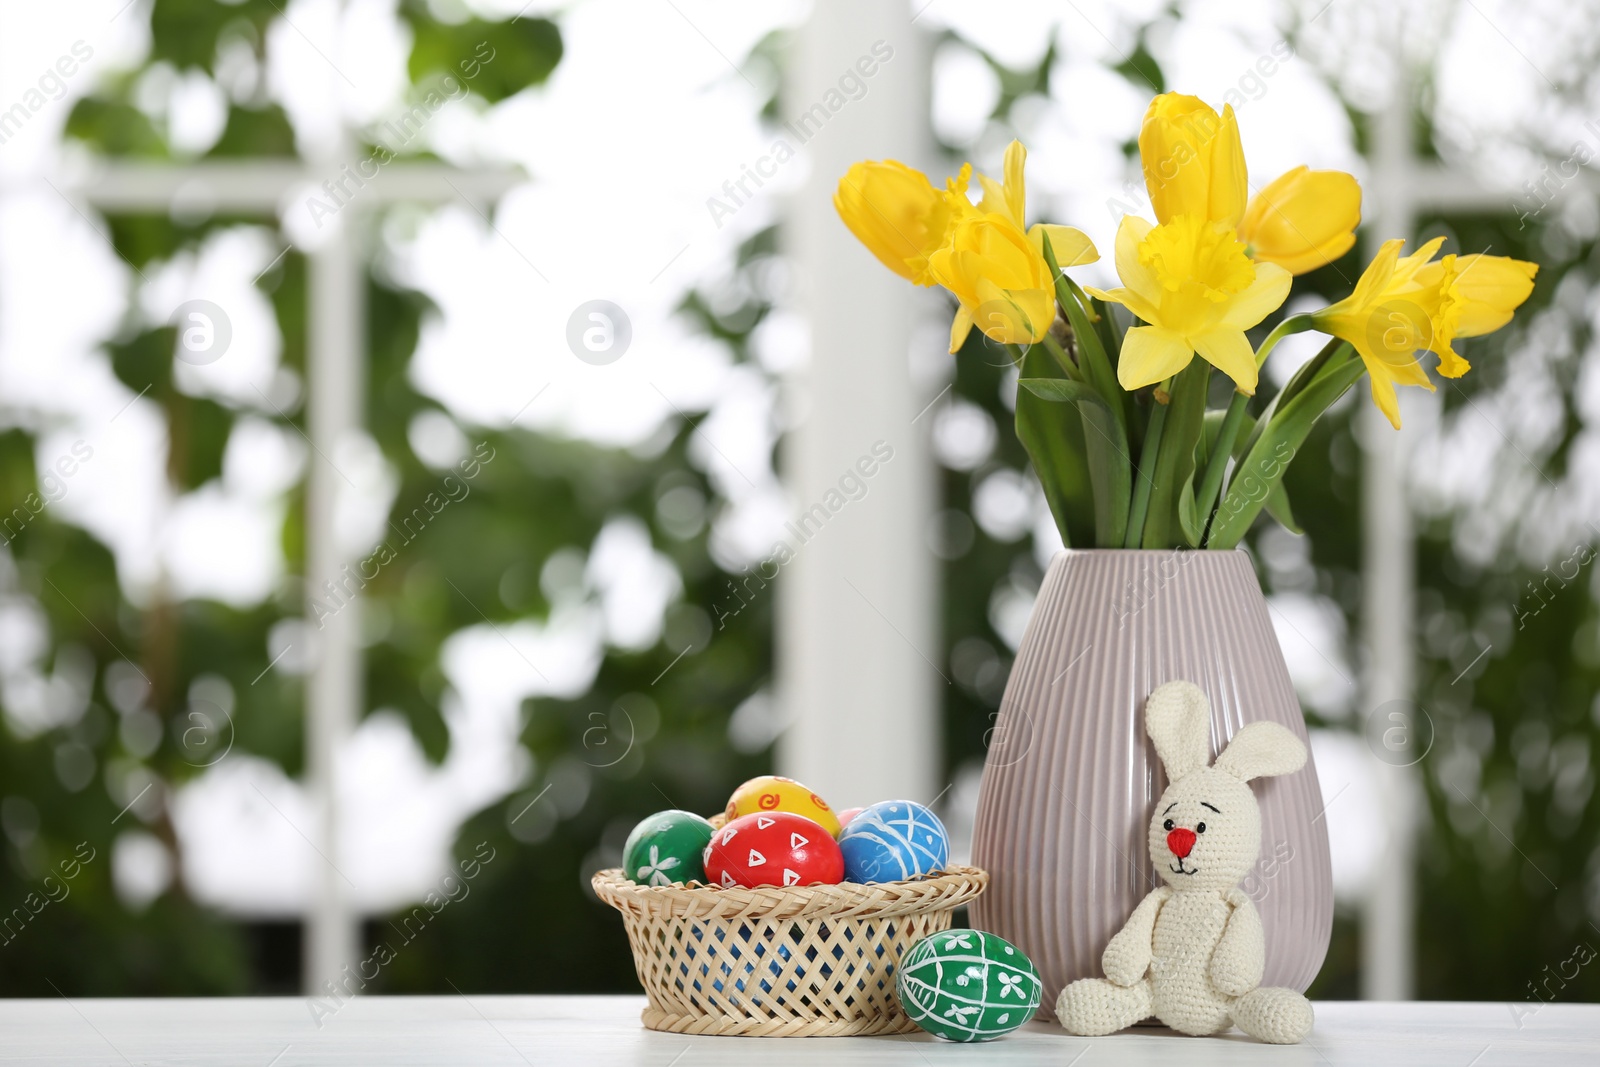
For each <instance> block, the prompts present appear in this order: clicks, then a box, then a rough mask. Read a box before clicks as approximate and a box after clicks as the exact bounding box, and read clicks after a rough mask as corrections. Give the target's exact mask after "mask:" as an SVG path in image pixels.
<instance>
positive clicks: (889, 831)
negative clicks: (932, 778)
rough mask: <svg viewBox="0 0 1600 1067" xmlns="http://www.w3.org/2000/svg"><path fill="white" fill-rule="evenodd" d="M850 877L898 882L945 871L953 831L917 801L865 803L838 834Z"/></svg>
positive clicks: (848, 876) (847, 879) (851, 878)
mask: <svg viewBox="0 0 1600 1067" xmlns="http://www.w3.org/2000/svg"><path fill="white" fill-rule="evenodd" d="M839 849H840V851H841V852H843V853H844V877H845V881H847V882H900V881H904V880H905V879H907V878H917V877H919V876H921V875H924V874H932V873H934V872H935V871H942V870H944V868H945V864H947V863H949V862H950V835H949V834H947V833H945V829H944V823H942V822H940V821H939V816H937V815H935V814H934V813H933V812H932V811H930V810H928V808H927V806H926V805H923V804H918V803H917V802H916V801H913V800H884V801H880V802H878V803H877V804H873V805H871V806H870V807H867V808H864V809H862V811H861V814H860V815H857V816H856V817H855V818H853V819H851V820H850V821H849V822H848V823H846V824H845V827H844V829H843V830H842V831H840V833H839Z"/></svg>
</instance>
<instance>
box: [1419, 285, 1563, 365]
mask: <svg viewBox="0 0 1600 1067" xmlns="http://www.w3.org/2000/svg"><path fill="white" fill-rule="evenodd" d="M1538 273H1539V265H1538V264H1537V263H1528V262H1526V261H1524V260H1520V259H1511V258H1510V257H1508V256H1485V255H1478V254H1473V255H1468V256H1457V255H1448V256H1445V257H1444V258H1442V259H1441V260H1440V261H1439V262H1437V263H1429V264H1427V265H1426V266H1424V267H1422V268H1421V269H1420V270H1418V271H1417V275H1416V281H1417V284H1418V285H1421V286H1423V287H1424V288H1426V287H1428V286H1433V285H1436V286H1439V287H1440V289H1441V291H1442V292H1443V293H1445V294H1446V295H1448V297H1449V298H1450V301H1449V302H1450V310H1451V314H1450V315H1449V316H1448V318H1447V320H1446V321H1445V322H1444V323H1443V324H1442V328H1441V330H1440V332H1439V334H1438V336H1436V337H1435V338H1434V343H1433V346H1432V348H1433V351H1434V352H1436V353H1438V355H1439V373H1440V374H1442V375H1444V376H1445V377H1446V378H1459V377H1461V376H1462V375H1463V374H1465V373H1467V371H1469V370H1471V369H1472V364H1470V363H1468V362H1467V361H1466V360H1465V359H1463V358H1462V357H1461V354H1460V353H1458V352H1457V351H1456V350H1455V348H1454V347H1453V343H1454V341H1455V339H1456V338H1457V337H1480V336H1482V335H1483V334H1486V333H1493V332H1494V331H1496V330H1498V329H1499V328H1500V327H1502V326H1504V325H1505V324H1506V323H1508V322H1510V321H1511V316H1512V314H1513V313H1514V312H1515V311H1516V310H1517V308H1519V307H1521V306H1522V302H1523V301H1524V300H1526V299H1528V295H1529V294H1530V293H1532V292H1533V279H1534V275H1536V274H1538Z"/></svg>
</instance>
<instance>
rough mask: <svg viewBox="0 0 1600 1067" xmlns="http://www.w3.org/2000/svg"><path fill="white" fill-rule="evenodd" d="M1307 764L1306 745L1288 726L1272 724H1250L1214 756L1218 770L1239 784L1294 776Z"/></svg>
mask: <svg viewBox="0 0 1600 1067" xmlns="http://www.w3.org/2000/svg"><path fill="white" fill-rule="evenodd" d="M1305 765H1306V746H1305V743H1304V742H1302V741H1301V740H1300V739H1299V738H1298V737H1296V736H1295V735H1294V734H1292V733H1291V732H1289V730H1288V728H1287V727H1283V726H1279V725H1278V724H1277V723H1275V722H1253V723H1250V724H1249V725H1248V726H1246V727H1245V728H1244V729H1242V730H1240V731H1239V732H1238V733H1236V734H1234V735H1233V740H1232V741H1230V742H1228V747H1227V748H1225V749H1223V750H1222V754H1221V755H1219V756H1218V757H1217V770H1219V771H1226V772H1227V773H1229V774H1231V775H1233V776H1234V777H1235V778H1237V779H1239V780H1240V781H1242V782H1248V781H1249V780H1250V779H1252V778H1268V777H1272V776H1274V775H1279V774H1293V773H1294V772H1295V771H1298V770H1299V769H1300V768H1301V767H1304V766H1305Z"/></svg>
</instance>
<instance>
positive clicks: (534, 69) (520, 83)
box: [401, 4, 561, 104]
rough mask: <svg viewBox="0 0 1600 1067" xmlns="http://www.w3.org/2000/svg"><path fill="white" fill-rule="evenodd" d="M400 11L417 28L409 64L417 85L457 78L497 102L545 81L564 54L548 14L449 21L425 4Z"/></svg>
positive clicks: (559, 36)
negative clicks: (545, 16) (544, 16)
mask: <svg viewBox="0 0 1600 1067" xmlns="http://www.w3.org/2000/svg"><path fill="white" fill-rule="evenodd" d="M401 14H402V16H403V17H404V18H405V20H406V21H407V22H409V23H411V26H412V28H413V29H415V30H416V31H417V32H416V42H415V43H414V44H413V45H412V46H411V61H410V63H409V65H408V69H409V71H410V74H411V80H412V81H414V82H416V83H417V84H418V85H419V86H420V85H423V84H424V83H426V82H427V81H428V79H430V78H435V77H437V78H446V77H448V78H454V79H456V81H457V82H459V83H460V84H462V85H464V86H465V87H466V89H467V90H469V91H471V92H474V93H477V94H478V95H479V96H481V97H483V98H484V99H485V100H487V101H489V102H490V103H491V104H495V103H499V102H500V101H501V100H504V99H505V98H506V97H508V96H512V95H514V94H516V93H519V92H521V91H522V90H523V89H526V88H527V87H528V86H530V85H536V84H538V83H539V82H542V81H544V80H545V78H547V77H549V76H550V72H551V71H552V70H554V69H555V65H556V63H557V62H558V61H559V60H560V59H561V31H560V30H558V29H557V28H556V25H555V23H553V22H550V21H549V20H547V19H536V18H518V19H513V20H512V21H510V22H485V21H484V20H482V19H468V20H467V21H466V22H461V23H445V22H439V21H437V20H435V19H434V18H433V17H432V16H431V15H430V14H429V13H428V7H427V5H423V4H407V5H406V6H405V8H404V9H403V10H402V12H401ZM446 88H447V89H448V88H449V86H448V85H446Z"/></svg>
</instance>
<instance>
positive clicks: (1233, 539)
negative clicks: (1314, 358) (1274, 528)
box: [1209, 351, 1366, 548]
mask: <svg viewBox="0 0 1600 1067" xmlns="http://www.w3.org/2000/svg"><path fill="white" fill-rule="evenodd" d="M1364 373H1366V367H1365V366H1364V365H1363V364H1362V362H1361V361H1360V360H1359V359H1351V358H1349V355H1348V352H1347V351H1345V352H1340V353H1337V354H1336V358H1332V359H1330V361H1329V362H1328V363H1327V364H1326V365H1325V366H1324V367H1323V368H1322V370H1321V372H1320V373H1318V374H1317V375H1316V376H1315V377H1314V378H1313V379H1312V380H1311V381H1310V382H1309V383H1307V384H1306V385H1305V386H1304V387H1303V388H1302V389H1300V390H1299V391H1298V392H1297V393H1296V395H1295V397H1294V399H1292V400H1290V401H1289V403H1288V404H1286V405H1284V407H1283V408H1282V409H1281V410H1279V411H1276V412H1275V413H1273V415H1272V417H1271V419H1270V420H1268V419H1263V420H1262V422H1261V423H1258V424H1257V431H1258V433H1257V435H1256V440H1255V443H1254V444H1253V445H1252V446H1251V447H1250V451H1249V452H1248V454H1247V455H1246V456H1245V459H1244V461H1243V462H1242V463H1240V464H1239V465H1238V466H1237V467H1236V468H1234V472H1233V479H1232V481H1231V482H1229V484H1228V492H1227V494H1226V495H1225V496H1224V497H1223V498H1222V504H1221V505H1220V506H1219V507H1218V508H1217V518H1216V522H1215V523H1214V524H1213V526H1212V529H1211V540H1210V542H1209V545H1210V547H1212V548H1233V547H1235V546H1236V545H1238V543H1239V541H1240V540H1241V539H1242V538H1243V537H1244V535H1245V533H1247V532H1248V531H1249V529H1250V525H1251V524H1252V523H1253V522H1255V519H1256V516H1257V515H1259V514H1260V513H1261V509H1262V508H1263V507H1266V506H1267V505H1268V501H1269V499H1270V498H1271V496H1272V494H1273V490H1274V489H1276V488H1280V487H1281V485H1282V482H1283V472H1284V471H1285V470H1287V469H1288V467H1289V464H1290V463H1291V462H1292V461H1293V460H1294V457H1295V453H1296V452H1297V451H1298V450H1299V448H1300V446H1301V445H1302V444H1304V443H1305V439H1306V435H1307V434H1309V433H1310V432H1311V427H1312V426H1313V425H1315V423H1316V421H1317V419H1319V418H1320V417H1321V416H1322V413H1323V412H1325V411H1327V410H1328V408H1329V407H1330V406H1331V405H1332V404H1333V402H1334V401H1336V400H1338V399H1339V398H1340V397H1341V396H1343V395H1344V394H1345V391H1346V390H1348V389H1349V388H1350V387H1351V386H1352V385H1354V384H1355V383H1356V382H1358V381H1360V380H1361V376H1362V375H1363V374H1364ZM1288 503H1289V501H1288V497H1287V496H1285V497H1284V498H1283V501H1282V509H1281V510H1282V511H1283V512H1284V514H1286V515H1288V516H1289V521H1288V522H1284V519H1283V517H1281V516H1279V515H1277V514H1276V512H1274V517H1276V518H1278V521H1279V522H1284V525H1285V526H1288V527H1289V528H1290V529H1291V530H1292V529H1295V527H1294V526H1292V525H1290V523H1292V522H1293V515H1292V514H1289V512H1288Z"/></svg>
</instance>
